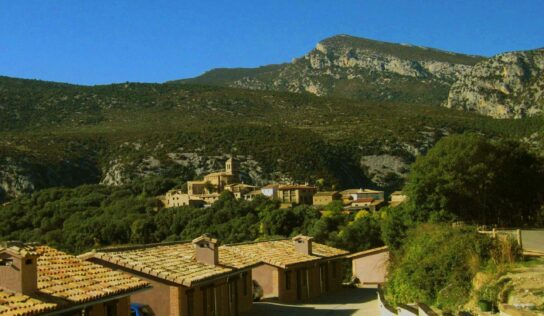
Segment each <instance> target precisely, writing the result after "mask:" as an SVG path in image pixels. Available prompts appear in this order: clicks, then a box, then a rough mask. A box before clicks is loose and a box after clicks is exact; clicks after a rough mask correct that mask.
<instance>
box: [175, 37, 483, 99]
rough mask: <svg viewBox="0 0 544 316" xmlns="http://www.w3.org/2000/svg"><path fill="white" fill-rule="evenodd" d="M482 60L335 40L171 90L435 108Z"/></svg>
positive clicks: (212, 72) (371, 42) (217, 71)
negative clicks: (193, 87)
mask: <svg viewBox="0 0 544 316" xmlns="http://www.w3.org/2000/svg"><path fill="white" fill-rule="evenodd" d="M484 59H485V57H482V56H474V55H464V54H459V53H453V52H447V51H443V50H438V49H434V48H428V47H421V46H415V45H405V44H404V45H403V44H396V43H389V42H382V41H377V40H371V39H364V38H359V37H354V36H350V35H337V36H333V37H329V38H327V39H324V40H322V41H320V42H319V43H317V45H316V46H315V48H314V49H312V50H311V51H310V52H308V53H307V54H305V55H304V56H301V57H298V58H294V59H293V60H292V62H291V63H283V64H272V65H266V66H262V67H257V68H216V69H212V70H209V71H207V72H205V73H204V74H202V75H200V76H197V77H195V78H189V79H182V80H174V81H169V82H168V83H172V84H187V83H197V84H209V85H219V86H228V87H238V88H244V89H253V90H276V91H289V92H295V93H300V92H308V93H312V94H315V95H318V96H335V97H338V96H342V97H347V98H351V99H356V100H384V99H387V100H395V101H401V102H409V103H419V104H433V105H439V104H440V103H441V102H443V101H444V100H445V99H446V98H447V93H448V89H449V86H450V85H451V84H452V83H453V82H454V81H455V80H456V79H457V76H458V74H460V73H463V72H465V71H467V70H468V67H470V66H472V65H474V64H475V63H477V62H478V61H481V60H484Z"/></svg>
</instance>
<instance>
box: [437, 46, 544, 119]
mask: <svg viewBox="0 0 544 316" xmlns="http://www.w3.org/2000/svg"><path fill="white" fill-rule="evenodd" d="M543 91H544V49H538V50H532V51H523V52H510V53H504V54H500V55H497V56H495V57H493V58H490V59H488V60H485V61H481V62H479V63H478V64H476V65H475V66H474V67H473V68H472V69H471V70H470V71H469V72H468V73H467V74H466V76H462V77H461V78H460V79H459V80H458V81H457V82H455V83H454V84H453V86H452V87H451V90H450V92H449V96H448V100H447V102H446V103H445V106H446V107H448V108H454V109H461V110H466V111H473V112H478V113H481V114H484V115H488V116H492V117H494V118H522V117H526V116H531V115H534V114H537V113H541V112H542V111H543V110H544V96H543Z"/></svg>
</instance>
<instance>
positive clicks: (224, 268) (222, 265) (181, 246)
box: [89, 242, 260, 287]
mask: <svg viewBox="0 0 544 316" xmlns="http://www.w3.org/2000/svg"><path fill="white" fill-rule="evenodd" d="M89 255H90V256H92V257H94V258H97V259H100V260H104V261H107V262H110V263H113V264H115V265H119V266H121V267H125V268H127V269H130V270H134V271H138V272H141V273H144V274H149V275H152V276H154V277H157V278H160V279H163V280H166V281H170V282H174V283H177V284H180V285H184V286H187V287H191V286H193V285H195V284H196V283H200V282H205V281H208V280H212V279H215V278H219V277H223V276H225V275H227V274H229V273H232V272H235V271H237V270H238V269H249V268H251V267H253V266H255V265H257V264H259V263H260V261H259V260H257V259H255V258H253V257H248V256H241V255H239V254H238V253H236V252H233V251H231V249H229V248H227V247H224V246H221V247H219V264H218V265H215V266H214V265H209V264H205V263H201V262H198V261H197V260H196V258H195V250H194V246H193V244H192V243H191V242H178V243H169V244H154V245H141V246H136V247H122V248H113V249H101V250H97V251H95V252H94V253H91V254H89Z"/></svg>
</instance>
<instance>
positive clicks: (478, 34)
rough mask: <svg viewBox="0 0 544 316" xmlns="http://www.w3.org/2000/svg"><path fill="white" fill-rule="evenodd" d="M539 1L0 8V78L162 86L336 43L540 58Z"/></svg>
mask: <svg viewBox="0 0 544 316" xmlns="http://www.w3.org/2000/svg"><path fill="white" fill-rule="evenodd" d="M543 13H544V1H542V0H489V1H483V0H481V1H479V0H398V1H387V0H381V1H380V0H375V1H374V0H357V1H356V0H353V1H348V0H330V1H321V0H268V1H265V0H248V1H245V0H244V1H237V0H230V1H222V0H215V1H211V0H210V1H204V0H193V1H183V0H177V1H174V0H171V1H166V0H145V1H144V0H125V1H115V0H108V1H106V0H35V1H34V0H0V75H5V76H12V77H23V78H35V79H43V80H52V81H62V82H70V83H80V84H103V83H111V82H125V81H139V82H163V81H166V80H172V79H179V78H185V77H192V76H196V75H198V74H200V73H202V72H204V71H206V70H209V69H211V68H215V67H254V66H258V65H264V64H271V63H281V62H288V61H290V60H291V59H292V58H293V57H298V56H301V55H303V54H305V53H306V52H307V51H309V50H310V49H312V48H313V47H314V46H315V44H316V43H317V42H318V41H319V40H321V39H323V38H326V37H328V36H331V35H335V34H342V33H343V34H350V35H354V36H360V37H367V38H372V39H378V40H383V41H390V42H400V43H411V44H416V45H423V46H430V47H435V48H440V49H444V50H451V51H456V52H462V53H469V54H480V55H486V56H489V55H493V54H496V53H500V52H504V51H509V50H523V49H531V48H537V47H542V46H544V18H543V15H542V14H543Z"/></svg>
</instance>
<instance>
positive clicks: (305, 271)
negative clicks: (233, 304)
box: [225, 236, 348, 303]
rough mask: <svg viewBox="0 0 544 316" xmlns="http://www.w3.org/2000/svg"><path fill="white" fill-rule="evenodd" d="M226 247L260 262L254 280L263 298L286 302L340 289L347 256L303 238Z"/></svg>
mask: <svg viewBox="0 0 544 316" xmlns="http://www.w3.org/2000/svg"><path fill="white" fill-rule="evenodd" d="M225 248H227V249H230V250H231V251H233V252H236V253H238V254H241V255H243V256H246V257H250V258H254V259H255V260H257V261H262V265H259V266H257V267H254V268H253V272H252V273H253V280H254V281H255V282H256V283H257V284H258V285H259V286H260V287H262V289H263V294H264V297H276V298H278V299H279V301H280V302H285V303H293V302H297V301H301V300H304V299H308V298H312V297H316V296H319V295H322V294H324V293H327V292H329V291H335V290H338V289H340V288H341V286H342V279H343V277H344V271H343V265H342V261H343V260H344V257H345V255H346V254H347V253H348V252H347V251H344V250H341V249H336V248H333V247H329V246H326V245H323V244H319V243H314V242H313V241H312V238H311V237H306V236H297V237H295V238H293V239H292V240H289V239H283V240H273V241H263V242H252V243H245V244H238V245H226V246H225Z"/></svg>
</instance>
